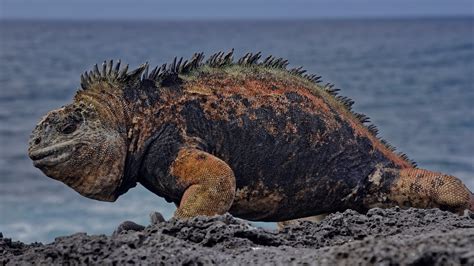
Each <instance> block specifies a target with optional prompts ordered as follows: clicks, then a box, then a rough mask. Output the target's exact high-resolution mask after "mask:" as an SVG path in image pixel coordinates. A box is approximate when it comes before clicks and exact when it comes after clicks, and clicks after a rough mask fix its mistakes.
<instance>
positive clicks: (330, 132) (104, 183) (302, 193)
mask: <svg viewBox="0 0 474 266" xmlns="http://www.w3.org/2000/svg"><path fill="white" fill-rule="evenodd" d="M258 59H259V55H258V54H257V55H251V54H249V55H246V56H245V57H244V58H242V59H240V60H239V62H238V63H232V53H229V54H223V53H221V54H217V55H214V56H212V57H211V58H210V60H208V62H207V63H206V64H202V63H201V60H202V54H196V55H195V56H194V57H193V59H191V60H190V61H189V62H184V63H181V61H180V62H178V63H176V61H175V62H174V63H173V64H172V65H171V66H169V67H162V68H159V69H155V70H154V71H152V72H151V73H150V74H148V73H144V74H142V72H143V71H144V69H145V67H141V68H139V69H137V70H135V71H134V72H131V73H128V74H126V70H125V72H124V73H119V72H116V70H115V69H113V66H112V63H110V65H109V66H106V65H104V68H103V69H102V71H101V70H98V69H97V70H96V71H91V72H89V73H86V75H85V76H83V80H82V86H83V88H84V90H82V91H80V92H79V93H78V94H77V95H76V97H75V103H74V104H73V105H71V106H68V107H66V109H64V110H63V109H60V110H59V111H53V112H52V113H51V114H49V116H48V117H53V118H54V117H56V116H60V117H61V116H62V117H65V118H63V121H69V120H71V118H70V117H71V115H70V113H74V112H76V113H79V115H76V116H82V117H83V118H82V120H81V119H77V120H79V122H77V123H76V122H73V123H76V124H77V125H76V126H75V128H74V130H75V131H76V130H80V129H81V127H83V128H85V129H84V131H85V132H92V133H88V134H86V135H87V139H90V138H92V139H97V138H99V139H100V140H102V141H103V142H104V143H103V144H101V145H102V146H100V147H96V148H95V150H103V149H106V150H108V149H109V150H113V151H111V152H108V153H105V155H101V156H98V155H96V154H92V155H90V157H92V158H91V159H90V160H91V161H94V160H95V161H100V160H102V161H101V162H100V163H95V162H92V165H94V166H95V168H94V167H89V166H83V167H80V168H81V170H77V169H73V168H74V167H71V166H70V165H66V166H61V165H60V164H59V166H58V165H55V166H54V167H53V166H51V165H48V164H46V166H45V165H44V163H36V164H37V166H38V167H39V168H41V169H42V170H43V171H44V172H45V173H46V174H47V175H49V176H52V177H53V178H57V179H61V180H62V181H63V182H65V183H66V184H68V185H70V186H72V187H73V188H74V189H76V190H77V191H78V192H80V193H81V194H83V195H85V196H88V197H91V198H96V199H101V200H114V199H115V198H117V197H118V196H119V195H120V194H122V193H125V192H126V191H127V190H128V189H129V188H131V187H133V186H135V184H136V183H137V182H139V183H141V184H142V185H144V186H145V187H146V188H148V189H149V190H150V191H152V192H154V193H156V194H157V195H160V196H162V197H164V198H165V199H167V200H168V201H172V202H174V203H176V204H177V205H178V206H179V208H178V210H177V212H176V216H177V217H178V218H185V217H191V216H195V215H213V214H221V213H224V212H227V211H229V212H230V213H231V214H233V215H235V216H238V217H242V218H246V219H250V220H262V221H283V220H289V219H294V218H300V217H306V216H312V215H317V214H320V213H327V212H334V211H339V210H344V209H347V208H352V209H356V210H360V211H363V210H366V209H368V208H370V207H373V206H382V207H384V206H393V205H403V206H414V207H424V208H428V207H441V208H445V209H450V210H452V211H461V210H463V209H466V208H471V209H472V208H473V207H472V206H471V205H472V204H473V200H472V198H473V197H472V194H471V192H470V191H469V190H468V189H467V188H466V187H465V186H464V185H463V184H462V183H461V182H460V181H459V180H458V179H456V178H454V177H452V176H448V175H443V174H439V173H433V172H430V171H427V170H420V169H415V168H413V165H412V163H411V162H410V161H408V160H407V158H406V156H404V155H398V154H395V153H394V152H393V148H392V147H390V146H389V145H388V144H386V143H385V142H383V141H381V140H380V139H379V138H378V137H376V129H375V127H374V126H368V127H367V126H365V125H364V123H365V122H367V118H366V117H365V116H363V115H360V114H356V113H353V112H352V111H350V105H351V104H352V101H350V100H349V99H347V98H344V97H336V95H335V92H336V90H335V89H334V88H332V86H330V85H326V86H321V85H319V82H318V78H319V77H315V76H306V75H302V73H303V71H301V70H300V69H295V70H292V71H288V70H286V69H285V67H286V61H284V60H281V59H274V58H268V59H266V60H265V61H264V62H260V63H259V62H258ZM117 70H118V67H117ZM146 72H148V71H146ZM81 104H82V105H81ZM68 108H69V109H68ZM78 108H79V109H80V110H79V111H77V109H78ZM86 109H88V110H89V109H90V110H89V111H87V112H86V111H84V110H86ZM74 110H75V111H74ZM58 112H59V113H61V114H57V113H58ZM88 112H91V113H95V114H96V115H95V116H94V118H92V119H91V120H93V121H95V120H99V121H102V122H101V123H105V124H108V125H107V126H106V127H104V129H102V128H101V129H100V130H98V132H100V133H97V134H95V133H94V132H95V131H97V129H96V126H93V127H92V129H90V127H89V126H87V124H88V123H89V122H85V121H87V120H88V119H87V114H84V113H88ZM73 117H75V116H73ZM97 117H98V119H97ZM72 120H74V119H72ZM58 121H60V119H59V120H58ZM58 121H55V120H54V119H49V120H48V118H45V119H44V120H43V121H42V123H40V125H39V126H38V127H37V129H36V131H35V132H34V137H33V138H32V142H31V144H30V145H31V147H30V156H31V157H32V158H33V159H35V160H36V161H38V160H41V159H43V160H44V158H45V156H44V155H45V154H53V153H54V152H52V151H50V152H47V153H45V152H44V150H45V149H46V150H48V148H45V147H48V146H51V143H48V142H51V141H52V140H53V139H54V142H60V143H61V142H64V140H60V141H56V140H55V139H56V138H55V137H50V138H49V139H50V141H48V142H46V143H45V144H43V143H42V141H41V140H40V141H37V136H42V135H44V134H46V133H45V132H46V131H47V128H48V126H47V125H50V124H54V123H62V122H61V121H60V122H58ZM81 121H82V122H81ZM81 123H82V124H81ZM45 124H47V125H45ZM66 124H67V123H66ZM83 124H84V125H86V126H87V128H86V126H82V125H83ZM66 127H67V126H66ZM59 128H60V130H56V131H57V132H60V134H62V135H69V136H74V134H78V135H77V137H75V138H78V139H82V138H84V137H83V136H82V135H81V134H83V133H81V132H80V131H78V132H79V133H75V132H72V133H70V132H68V130H63V128H64V127H63V126H61V127H59ZM62 131H65V132H66V133H67V134H65V133H64V132H62ZM61 132H62V133H61ZM62 135H61V136H60V137H57V138H59V139H61V138H63V136H62ZM94 135H99V136H102V137H94ZM35 136H36V137H35ZM91 136H92V137H91ZM103 136H107V137H105V138H104V137H103ZM84 142H87V143H90V142H89V141H78V143H82V144H81V145H79V146H77V145H76V144H74V145H73V146H74V147H76V148H74V149H72V150H73V151H72V152H73V153H74V152H79V155H81V154H84V152H81V148H82V147H83V145H84V144H83V143H84ZM109 143H110V144H109ZM89 145H90V144H89ZM104 145H106V147H108V146H107V145H109V146H110V145H111V146H112V147H109V148H104ZM53 147H55V146H53ZM77 147H79V148H77ZM84 149H85V148H84ZM49 150H52V149H51V148H49ZM49 150H48V151H49ZM53 150H54V149H53ZM92 150H94V149H92ZM89 153H93V151H90V150H88V151H87V154H88V155H89ZM99 155H100V154H99ZM79 157H80V156H79ZM90 157H89V158H90ZM93 158H95V159H93ZM81 160H84V158H82V159H81ZM85 160H87V159H85ZM107 163H113V164H114V166H113V167H112V168H113V169H115V170H114V171H112V173H111V171H110V167H108V168H107V167H106V166H105V165H106V164H107ZM83 168H87V170H83ZM73 170H74V171H73ZM94 171H95V172H94ZM64 172H66V173H67V174H65V173H64ZM102 172H104V173H102ZM75 176H79V178H75ZM71 180H75V181H71ZM77 180H88V181H87V182H83V181H81V182H80V181H77ZM110 180H112V181H110Z"/></svg>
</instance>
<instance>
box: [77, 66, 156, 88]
mask: <svg viewBox="0 0 474 266" xmlns="http://www.w3.org/2000/svg"><path fill="white" fill-rule="evenodd" d="M120 64H121V62H120V60H119V61H118V62H117V64H115V65H114V61H113V60H110V61H108V62H107V61H104V63H103V64H102V67H101V69H99V66H98V65H97V64H95V65H94V69H93V70H91V71H86V72H84V74H82V75H81V87H82V89H84V90H87V89H90V88H91V87H92V85H93V84H95V83H98V82H109V83H112V84H139V83H140V81H141V79H142V73H143V72H144V71H145V70H146V71H147V72H148V63H145V64H143V65H141V66H139V67H138V68H136V69H134V70H132V71H130V72H128V64H127V65H126V66H125V67H123V68H121V67H120Z"/></svg>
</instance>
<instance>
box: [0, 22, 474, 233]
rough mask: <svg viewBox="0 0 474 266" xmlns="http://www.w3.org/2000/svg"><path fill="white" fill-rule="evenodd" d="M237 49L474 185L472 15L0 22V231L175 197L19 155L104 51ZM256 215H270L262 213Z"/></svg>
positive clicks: (144, 215) (48, 228)
mask: <svg viewBox="0 0 474 266" xmlns="http://www.w3.org/2000/svg"><path fill="white" fill-rule="evenodd" d="M230 48H235V50H236V53H237V54H240V55H241V54H244V53H245V52H248V51H262V52H263V54H264V55H269V54H273V55H276V56H280V57H285V58H287V59H289V60H290V63H291V65H293V66H299V65H302V66H304V67H305V68H306V69H307V70H308V72H310V73H317V74H320V75H322V76H323V78H324V80H325V81H330V82H332V83H335V84H336V86H337V87H339V88H341V89H342V95H345V96H349V97H351V98H352V99H353V100H355V102H356V104H355V107H354V108H355V110H356V111H358V112H362V113H365V114H367V115H368V116H369V117H371V119H372V121H373V122H374V123H375V124H376V125H377V126H378V127H379V129H380V134H381V136H383V137H384V138H385V139H387V140H389V141H390V142H391V143H392V144H393V145H394V146H396V147H397V148H398V150H400V151H403V152H405V153H407V154H408V155H409V156H410V157H411V158H413V159H414V160H415V161H417V162H418V165H419V166H420V167H423V168H428V169H432V170H437V171H442V172H446V173H450V174H453V175H456V176H458V177H460V178H461V179H463V180H464V182H466V183H467V185H468V187H469V188H470V189H471V190H474V140H473V133H474V109H473V103H474V18H456V19H447V18H444V19H405V20H388V19H386V20H328V21H324V20H315V21H266V22H263V21H260V22H257V21H256V22H248V21H247V22H239V21H229V22H222V21H221V22H203V21H201V22H99V21H98V22H67V21H2V22H0V232H3V234H4V236H6V237H12V238H14V239H18V240H22V241H26V242H32V241H43V242H49V241H52V240H53V239H54V237H55V236H59V235H65V234H71V233H74V232H78V231H85V232H88V233H94V234H96V233H110V232H111V231H113V229H114V228H115V227H116V226H117V225H118V224H119V223H120V222H122V221H124V220H133V221H135V222H138V223H142V224H148V214H149V213H150V212H151V211H160V212H162V213H163V214H164V215H165V217H166V218H169V217H171V215H172V213H173V211H174V209H175V207H174V205H171V204H168V203H166V202H165V201H164V200H162V199H161V198H159V197H157V196H155V195H154V194H152V193H151V192H148V191H147V190H146V189H144V188H143V187H140V186H138V187H137V188H134V189H132V190H131V191H129V192H128V193H127V194H125V195H123V196H122V197H121V198H119V199H118V201H117V202H115V203H104V202H98V201H94V200H90V199H87V198H84V197H82V196H80V195H79V194H77V193H76V192H74V191H73V190H72V189H70V188H68V187H66V186H65V185H63V184H62V183H59V182H57V181H54V180H52V179H50V178H47V177H46V176H44V175H43V174H42V173H41V172H40V171H39V170H38V169H36V168H34V167H33V166H32V163H31V161H30V160H29V159H28V157H27V152H26V150H27V140H28V136H29V134H30V132H31V130H32V129H33V128H34V126H35V124H36V122H37V121H38V120H39V119H40V117H41V116H42V115H44V114H45V113H46V112H48V111H49V110H51V109H54V108H57V107H60V106H62V105H64V104H67V103H69V102H70V101H71V99H72V96H73V94H74V92H75V91H76V89H77V88H78V86H79V77H80V74H81V73H82V72H84V71H85V70H88V69H90V68H91V67H92V66H93V64H95V63H101V62H102V61H103V60H104V59H119V58H120V59H122V62H127V63H130V65H131V66H137V65H139V64H141V63H143V62H145V61H148V62H150V63H151V64H152V65H155V64H162V63H164V62H169V61H171V60H172V58H173V57H174V56H186V57H189V56H191V55H192V53H194V52H197V51H203V52H205V54H207V55H209V54H211V53H212V52H216V51H219V50H229V49H230ZM263 226H271V225H268V224H263Z"/></svg>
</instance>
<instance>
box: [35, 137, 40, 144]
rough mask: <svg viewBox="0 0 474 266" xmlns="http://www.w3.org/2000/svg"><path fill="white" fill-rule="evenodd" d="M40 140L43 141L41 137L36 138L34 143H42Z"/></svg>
mask: <svg viewBox="0 0 474 266" xmlns="http://www.w3.org/2000/svg"><path fill="white" fill-rule="evenodd" d="M40 142H41V138H40V137H37V138H35V140H34V141H33V143H34V144H35V145H38V144H40Z"/></svg>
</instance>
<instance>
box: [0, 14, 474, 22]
mask: <svg viewBox="0 0 474 266" xmlns="http://www.w3.org/2000/svg"><path fill="white" fill-rule="evenodd" d="M417 19H420V20H430V19H474V14H458V15H453V14H449V15H442V14H438V15H432V14H429V15H393V16H327V17H294V18H293V17H240V18H239V17H209V18H203V17H194V18H122V19H121V18H60V17H57V18H54V17H51V18H45V17H0V22H9V21H15V22H16V21H18V22H20V21H25V22H28V21H45V22H47V21H50V22H54V21H61V22H118V21H120V22H192V21H198V22H213V21H229V22H233V21H235V22H242V21H249V22H250V21H256V22H260V21H261V22H265V21H269V22H271V21H324V20H417Z"/></svg>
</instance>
